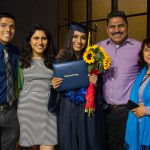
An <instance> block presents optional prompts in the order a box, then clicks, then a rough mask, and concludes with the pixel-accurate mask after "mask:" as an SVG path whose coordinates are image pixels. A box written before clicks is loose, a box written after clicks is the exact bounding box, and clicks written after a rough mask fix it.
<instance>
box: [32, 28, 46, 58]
mask: <svg viewBox="0 0 150 150" xmlns="http://www.w3.org/2000/svg"><path fill="white" fill-rule="evenodd" d="M30 45H31V48H32V54H33V58H42V56H43V52H44V50H45V49H46V48H47V45H48V39H47V36H46V34H45V32H44V31H43V30H36V31H35V32H34V34H33V35H32V36H31V39H30Z"/></svg>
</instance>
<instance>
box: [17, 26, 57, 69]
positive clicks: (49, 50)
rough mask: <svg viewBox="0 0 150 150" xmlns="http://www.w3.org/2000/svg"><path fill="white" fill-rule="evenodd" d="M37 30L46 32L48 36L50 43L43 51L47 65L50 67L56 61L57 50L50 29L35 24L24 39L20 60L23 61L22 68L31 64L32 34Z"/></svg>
mask: <svg viewBox="0 0 150 150" xmlns="http://www.w3.org/2000/svg"><path fill="white" fill-rule="evenodd" d="M37 30H42V31H44V32H45V34H46V37H47V39H48V45H47V47H46V49H45V50H44V52H43V59H44V64H45V66H46V67H48V68H49V67H51V66H52V63H53V61H54V58H55V53H56V51H55V48H54V45H53V41H52V38H51V35H50V33H49V32H48V30H47V29H46V28H45V27H44V26H42V25H38V24H35V25H33V26H32V27H31V29H30V30H29V31H28V33H27V35H26V37H25V40H24V45H23V50H22V53H21V57H20V62H21V67H22V68H28V67H30V66H31V61H32V47H31V45H30V40H31V37H32V35H33V34H34V33H35V32H36V31H37Z"/></svg>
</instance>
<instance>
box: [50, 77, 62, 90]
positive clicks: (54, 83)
mask: <svg viewBox="0 0 150 150" xmlns="http://www.w3.org/2000/svg"><path fill="white" fill-rule="evenodd" d="M62 81H63V79H62V78H53V79H52V80H51V84H52V86H53V88H54V89H57V88H58V87H59V86H60V84H61V83H62Z"/></svg>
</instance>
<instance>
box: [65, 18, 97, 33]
mask: <svg viewBox="0 0 150 150" xmlns="http://www.w3.org/2000/svg"><path fill="white" fill-rule="evenodd" d="M63 19H64V20H65V21H68V22H69V24H68V26H69V30H73V31H80V32H84V33H88V32H90V31H94V32H97V31H96V30H94V29H92V28H91V27H89V26H86V25H83V24H82V23H77V22H75V21H71V20H69V19H66V18H63Z"/></svg>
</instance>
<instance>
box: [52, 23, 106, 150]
mask: <svg viewBox="0 0 150 150" xmlns="http://www.w3.org/2000/svg"><path fill="white" fill-rule="evenodd" d="M87 36H88V28H87V27H86V26H83V25H80V24H71V25H70V27H69V32H68V34H67V37H66V42H65V48H64V54H63V57H61V58H60V59H59V60H57V62H68V61H74V60H79V59H82V54H83V52H84V51H85V48H86V46H87V38H88V37H87ZM89 81H90V82H92V83H93V84H94V85H95V88H97V89H95V90H96V91H98V93H96V96H95V105H96V111H95V112H94V115H93V116H92V117H89V116H88V115H87V113H85V112H84V109H85V94H83V93H85V92H84V90H85V89H74V90H67V91H63V92H57V91H56V89H57V88H58V87H59V86H60V84H61V83H62V82H63V80H62V79H60V78H57V77H55V78H53V79H52V81H51V83H52V86H53V88H52V90H51V94H50V101H49V111H51V112H57V114H58V143H59V149H60V150H105V136H104V131H105V130H104V118H103V110H102V108H101V103H102V93H101V91H102V89H101V88H102V82H101V78H100V77H99V78H97V76H96V75H90V76H89ZM72 84H73V83H72ZM96 85H97V86H98V87H96ZM78 93H80V95H81V96H80V98H79V99H78V98H77V96H76V95H77V94H78ZM70 95H72V96H70Z"/></svg>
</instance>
